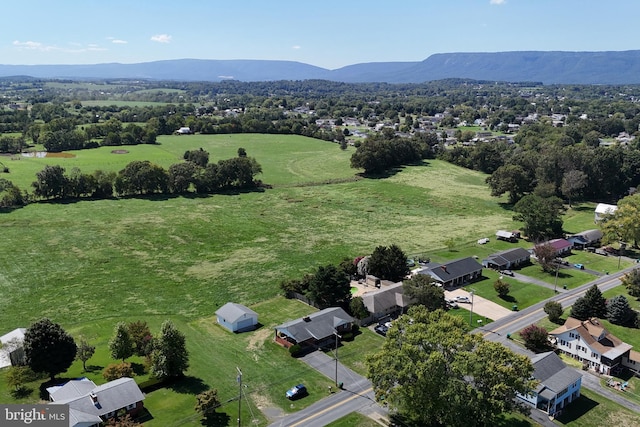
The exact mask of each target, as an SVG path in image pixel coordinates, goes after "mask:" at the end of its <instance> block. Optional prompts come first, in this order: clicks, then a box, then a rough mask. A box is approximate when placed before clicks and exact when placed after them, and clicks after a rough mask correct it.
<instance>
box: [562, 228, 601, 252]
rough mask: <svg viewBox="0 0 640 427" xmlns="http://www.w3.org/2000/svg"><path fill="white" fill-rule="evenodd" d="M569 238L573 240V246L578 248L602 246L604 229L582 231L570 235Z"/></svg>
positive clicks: (570, 240)
mask: <svg viewBox="0 0 640 427" xmlns="http://www.w3.org/2000/svg"><path fill="white" fill-rule="evenodd" d="M567 240H568V241H569V242H571V244H572V245H573V247H575V248H578V249H584V248H586V247H588V246H600V241H601V240H602V231H600V230H598V229H593V230H586V231H582V232H580V233H577V234H574V235H572V236H569V237H568V238H567Z"/></svg>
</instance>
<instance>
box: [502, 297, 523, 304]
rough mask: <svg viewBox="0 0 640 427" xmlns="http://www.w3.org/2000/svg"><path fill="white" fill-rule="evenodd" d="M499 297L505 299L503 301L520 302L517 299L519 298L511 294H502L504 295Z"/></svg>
mask: <svg viewBox="0 0 640 427" xmlns="http://www.w3.org/2000/svg"><path fill="white" fill-rule="evenodd" d="M499 298H500V299H501V300H503V301H506V302H508V303H510V304H516V303H517V302H518V300H517V299H515V298H514V297H513V296H511V295H502V296H499Z"/></svg>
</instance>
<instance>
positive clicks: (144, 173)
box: [0, 148, 262, 208]
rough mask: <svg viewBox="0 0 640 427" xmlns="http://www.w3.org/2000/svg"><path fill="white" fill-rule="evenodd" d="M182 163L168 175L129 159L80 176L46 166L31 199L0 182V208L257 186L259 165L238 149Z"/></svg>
mask: <svg viewBox="0 0 640 427" xmlns="http://www.w3.org/2000/svg"><path fill="white" fill-rule="evenodd" d="M184 159H185V161H184V162H181V163H176V164H173V165H171V166H170V167H169V169H168V170H166V169H164V168H163V167H161V166H159V165H157V164H154V163H152V162H150V161H148V160H134V161H133V162H131V163H129V164H128V165H127V166H125V168H124V169H122V170H121V171H119V172H118V173H115V172H107V171H103V170H96V171H94V172H93V173H83V172H82V171H81V170H80V169H79V168H73V169H71V171H70V172H69V173H67V172H66V170H65V168H63V167H62V166H60V165H47V166H45V167H44V168H43V169H42V170H41V171H40V172H38V173H36V180H35V181H34V182H33V183H32V187H33V195H32V196H30V195H28V194H26V193H24V192H22V191H21V190H20V189H19V188H18V187H17V186H15V185H14V184H13V183H12V182H11V181H8V180H6V179H0V194H2V197H1V198H0V207H5V208H7V207H17V206H23V205H25V204H26V203H27V202H29V201H30V200H33V199H40V200H67V199H77V198H91V199H105V198H110V197H113V196H141V195H151V194H186V193H189V192H195V193H198V194H214V193H220V192H227V191H238V190H250V189H256V188H258V187H260V186H262V182H261V181H259V180H256V179H255V177H256V175H258V174H260V173H262V166H260V164H259V163H258V162H257V161H256V159H255V158H253V157H248V156H247V154H246V151H245V150H244V149H243V148H240V149H238V157H233V158H231V159H223V160H219V161H218V162H217V163H209V153H207V152H206V151H204V150H202V149H199V150H190V151H187V152H185V154H184Z"/></svg>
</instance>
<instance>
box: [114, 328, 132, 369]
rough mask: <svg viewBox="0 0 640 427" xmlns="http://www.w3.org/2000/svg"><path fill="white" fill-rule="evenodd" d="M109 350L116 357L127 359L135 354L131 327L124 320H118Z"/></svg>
mask: <svg viewBox="0 0 640 427" xmlns="http://www.w3.org/2000/svg"><path fill="white" fill-rule="evenodd" d="M109 351H110V352H111V357H113V358H114V359H122V361H123V362H124V360H125V359H127V358H129V357H131V356H133V352H134V348H133V341H132V340H131V335H129V328H128V327H127V324H126V323H124V322H118V323H117V324H116V327H115V328H114V330H113V336H112V337H111V340H109Z"/></svg>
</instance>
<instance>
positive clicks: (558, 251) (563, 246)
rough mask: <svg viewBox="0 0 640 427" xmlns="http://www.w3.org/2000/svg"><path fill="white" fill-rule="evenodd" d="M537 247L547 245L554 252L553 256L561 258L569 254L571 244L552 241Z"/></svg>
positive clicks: (561, 240)
mask: <svg viewBox="0 0 640 427" xmlns="http://www.w3.org/2000/svg"><path fill="white" fill-rule="evenodd" d="M539 245H549V246H551V247H552V248H553V249H554V251H555V256H557V257H559V256H563V255H568V254H570V253H571V247H572V245H571V242H570V241H568V240H566V239H552V240H548V241H546V242H542V243H540V244H539ZM539 245H537V246H539Z"/></svg>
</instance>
